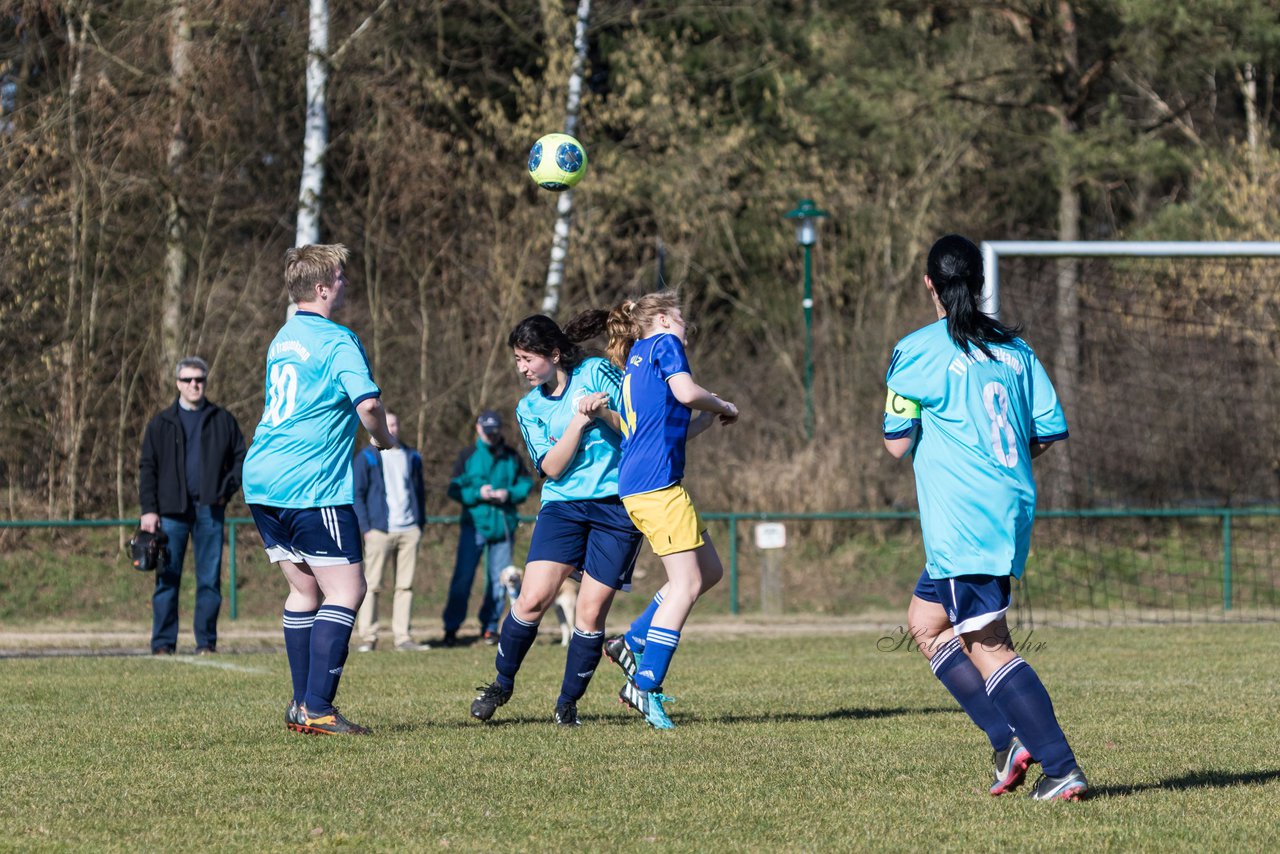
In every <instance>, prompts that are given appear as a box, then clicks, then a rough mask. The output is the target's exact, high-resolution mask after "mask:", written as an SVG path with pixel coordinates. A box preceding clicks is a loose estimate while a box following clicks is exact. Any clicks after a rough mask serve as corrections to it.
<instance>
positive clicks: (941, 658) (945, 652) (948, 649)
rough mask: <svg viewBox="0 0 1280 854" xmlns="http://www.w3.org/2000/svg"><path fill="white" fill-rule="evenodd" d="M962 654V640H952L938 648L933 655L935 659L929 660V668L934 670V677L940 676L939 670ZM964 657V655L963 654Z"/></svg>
mask: <svg viewBox="0 0 1280 854" xmlns="http://www.w3.org/2000/svg"><path fill="white" fill-rule="evenodd" d="M957 652H960V638H952V639H951V640H949V641H947V642H946V643H944V644H943V645H942V646H941V647H939V648H938V651H937V652H935V653H934V654H933V658H931V659H929V667H930V668H931V669H932V670H933V675H934V676H937V675H938V668H940V667H942V665H944V664H946V663H947V662H948V661H950V660H951V656H953V655H955V654H956V653H957ZM961 654H962V655H963V653H961Z"/></svg>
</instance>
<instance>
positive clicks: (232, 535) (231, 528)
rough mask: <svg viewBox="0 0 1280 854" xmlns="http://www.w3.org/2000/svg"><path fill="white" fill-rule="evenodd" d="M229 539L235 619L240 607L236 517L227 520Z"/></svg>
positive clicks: (232, 600) (228, 565) (228, 576)
mask: <svg viewBox="0 0 1280 854" xmlns="http://www.w3.org/2000/svg"><path fill="white" fill-rule="evenodd" d="M227 540H228V543H229V546H228V548H227V583H228V584H230V585H231V602H230V604H231V619H233V620H234V619H235V618H236V617H237V616H238V615H239V612H240V611H239V608H237V607H236V521H235V520H234V519H232V520H230V521H228V522H227Z"/></svg>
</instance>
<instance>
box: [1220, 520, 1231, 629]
mask: <svg viewBox="0 0 1280 854" xmlns="http://www.w3.org/2000/svg"><path fill="white" fill-rule="evenodd" d="M1222 610H1224V611H1230V610H1231V511H1230V510H1224V511H1223V513H1222Z"/></svg>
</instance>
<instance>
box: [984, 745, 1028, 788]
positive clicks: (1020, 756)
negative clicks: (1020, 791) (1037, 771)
mask: <svg viewBox="0 0 1280 854" xmlns="http://www.w3.org/2000/svg"><path fill="white" fill-rule="evenodd" d="M991 758H992V759H993V760H994V762H995V766H996V781H995V782H994V783H992V784H991V794H992V795H1003V794H1006V793H1008V792H1012V791H1013V790H1014V789H1016V788H1018V787H1019V786H1021V785H1022V781H1023V780H1024V779H1025V778H1026V776H1027V769H1028V768H1030V767H1031V763H1032V761H1033V760H1032V758H1031V751H1030V750H1027V748H1025V747H1024V746H1023V745H1022V740H1021V739H1020V738H1018V737H1017V736H1016V735H1015V736H1014V737H1013V741H1011V742H1009V746H1008V747H1006V748H1005V749H1004V750H997V751H996V752H995V753H994V754H992V757H991Z"/></svg>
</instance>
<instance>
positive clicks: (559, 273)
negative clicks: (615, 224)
mask: <svg viewBox="0 0 1280 854" xmlns="http://www.w3.org/2000/svg"><path fill="white" fill-rule="evenodd" d="M590 17H591V0H578V16H577V23H576V24H575V26H574V33H573V64H572V67H571V69H570V71H569V97H568V100H567V102H566V103H565V110H564V132H565V133H567V134H569V136H573V135H574V134H575V133H577V130H578V104H579V103H580V101H581V100H582V69H583V66H585V65H586V61H587V19H588V18H590ZM572 219H573V190H565V191H564V192H563V193H561V194H560V196H559V198H557V199H556V226H555V234H554V236H553V238H552V240H551V264H550V265H549V266H548V267H547V287H546V291H545V293H544V294H543V297H542V313H543V314H545V315H547V316H548V317H555V316H556V312H558V311H559V310H560V284H561V282H562V281H564V261H565V258H566V257H567V256H568V254H569V224H570V222H571V221H572Z"/></svg>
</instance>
